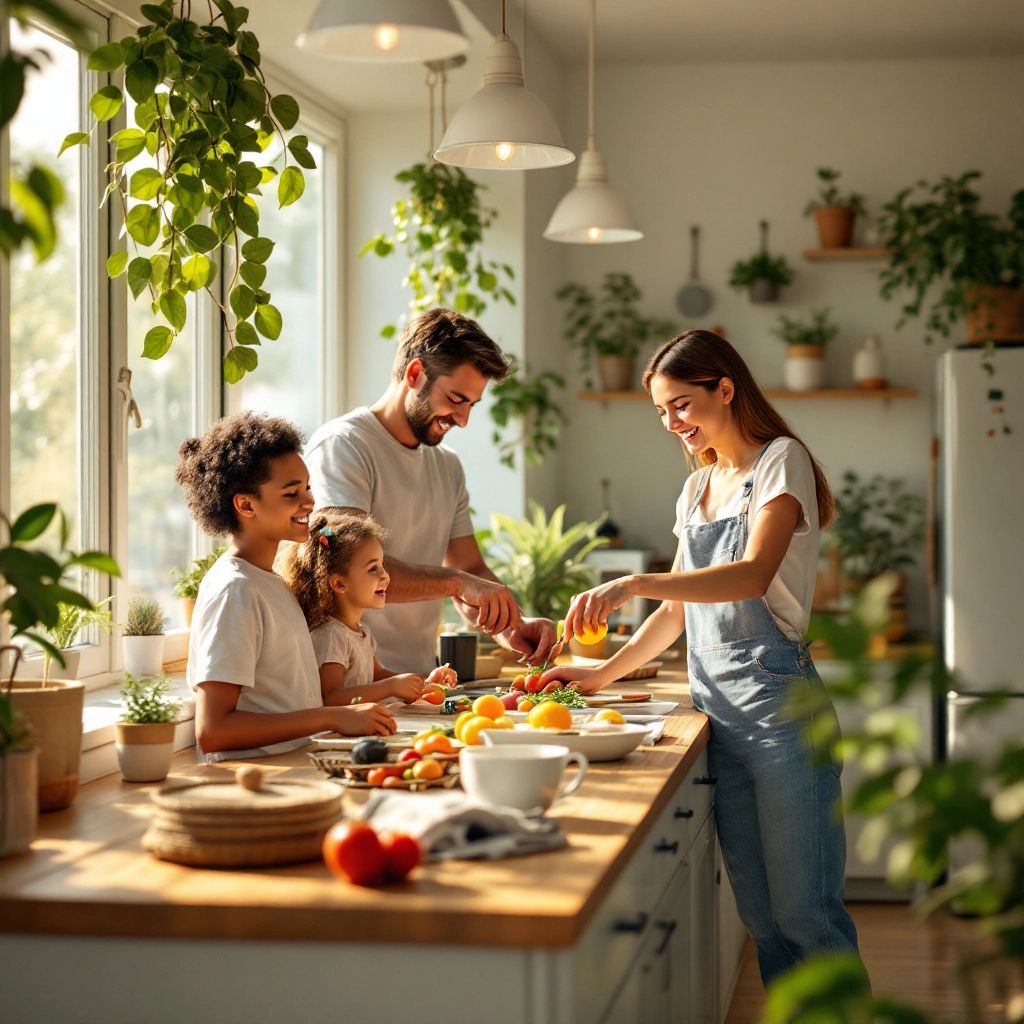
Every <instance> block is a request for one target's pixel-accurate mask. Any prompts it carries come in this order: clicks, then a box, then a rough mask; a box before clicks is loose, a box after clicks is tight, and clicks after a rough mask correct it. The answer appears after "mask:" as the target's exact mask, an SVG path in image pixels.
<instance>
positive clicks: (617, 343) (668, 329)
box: [555, 273, 675, 391]
mask: <svg viewBox="0 0 1024 1024" xmlns="http://www.w3.org/2000/svg"><path fill="white" fill-rule="evenodd" d="M555 298H557V299H559V300H560V301H562V302H564V303H566V310H565V319H564V321H563V323H564V327H563V333H564V336H565V338H566V340H567V341H568V342H569V345H570V346H571V347H573V348H576V349H579V352H580V369H581V370H582V372H583V375H584V380H585V383H586V386H587V387H588V388H593V386H594V382H593V378H592V376H591V374H592V371H593V367H594V365H595V363H596V365H597V372H598V375H599V377H600V380H601V390H603V391H628V390H630V389H631V388H632V387H633V370H634V366H635V363H636V357H637V355H638V354H639V353H640V349H641V348H642V346H643V345H645V344H646V343H647V342H648V341H650V340H651V339H652V338H665V337H667V336H669V335H671V334H673V333H674V332H675V325H674V324H673V323H672V322H671V321H669V320H662V319H659V318H657V317H648V316H643V315H642V314H641V313H640V311H639V309H638V308H637V306H638V304H639V302H640V300H641V299H642V298H643V293H642V292H641V291H640V289H639V288H638V287H637V286H636V284H635V282H634V281H633V278H632V276H631V275H630V274H623V273H609V274H606V275H605V278H604V281H603V282H602V283H601V287H600V289H599V291H598V292H597V294H596V295H595V294H594V293H593V292H592V291H591V290H590V289H589V288H587V287H586V286H585V285H581V284H573V283H570V284H566V285H563V286H562V287H561V288H559V289H558V291H557V292H555Z"/></svg>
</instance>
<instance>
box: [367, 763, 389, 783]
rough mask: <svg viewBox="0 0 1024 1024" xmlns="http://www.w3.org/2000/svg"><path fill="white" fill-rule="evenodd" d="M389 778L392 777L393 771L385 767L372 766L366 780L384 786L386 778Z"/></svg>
mask: <svg viewBox="0 0 1024 1024" xmlns="http://www.w3.org/2000/svg"><path fill="white" fill-rule="evenodd" d="M389 778H391V772H390V771H389V770H388V769H387V768H385V767H380V768H371V769H370V770H369V771H368V772H367V773H366V781H367V782H368V783H369V784H370V785H371V786H383V785H384V780H385V779H389Z"/></svg>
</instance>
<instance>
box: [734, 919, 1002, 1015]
mask: <svg viewBox="0 0 1024 1024" xmlns="http://www.w3.org/2000/svg"><path fill="white" fill-rule="evenodd" d="M849 909H850V913H851V914H852V915H853V918H854V920H855V921H856V922H857V932H858V936H859V941H860V950H861V955H862V956H863V957H864V963H865V965H866V966H867V969H868V974H869V975H870V977H871V985H872V988H873V990H874V991H875V993H876V994H877V995H882V994H885V995H891V996H894V997H897V998H899V999H901V1000H903V1001H905V1002H908V1003H911V1004H913V1005H915V1006H917V1007H919V1008H920V1009H923V1010H927V1011H930V1015H931V1017H932V1018H933V1019H934V1020H935V1021H936V1022H937V1024H940V1022H941V1024H967V1022H968V1021H969V1020H970V1017H969V1015H968V1013H967V1010H966V1008H965V1006H964V1003H963V998H962V995H961V992H960V988H959V987H958V985H957V976H956V966H957V964H958V963H959V962H960V960H961V957H960V951H961V950H963V949H964V948H965V947H966V946H967V944H968V943H969V942H970V940H971V938H972V936H973V929H974V926H975V925H974V923H973V922H971V921H966V920H962V919H960V918H956V917H952V916H950V915H945V914H938V915H935V916H933V917H932V918H929V919H928V920H927V921H924V922H918V921H916V920H915V919H914V918H913V916H912V912H911V910H910V908H909V907H908V906H907V905H906V904H903V903H851V904H849ZM763 1004H764V989H763V987H762V986H761V978H760V976H759V974H758V971H757V959H756V957H755V955H754V948H753V945H752V943H750V941H749V940H748V942H747V948H746V950H745V951H744V955H743V965H742V968H741V972H740V977H739V981H738V982H737V984H736V992H735V994H734V995H733V1000H732V1004H731V1006H730V1008H729V1016H728V1018H727V1019H726V1024H757V1022H758V1020H759V1019H760V1014H761V1008H762V1006H763ZM1002 1005H1003V1003H1002V1002H1001V1001H997V1000H992V1001H990V1002H989V1004H988V1008H987V1012H986V1013H985V1015H984V1017H983V1018H982V1019H983V1020H985V1021H997V1020H1004V1019H1005V1017H1004V1016H1003V1014H1002V1013H1000V1012H999V1009H1000V1007H1001V1006H1002Z"/></svg>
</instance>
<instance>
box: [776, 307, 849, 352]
mask: <svg viewBox="0 0 1024 1024" xmlns="http://www.w3.org/2000/svg"><path fill="white" fill-rule="evenodd" d="M830 312H831V311H830V310H829V309H812V310H811V311H810V314H809V316H808V318H807V320H806V321H803V320H800V319H798V318H797V317H789V316H786V314H785V313H780V314H779V318H778V322H777V323H776V325H775V326H774V327H771V328H769V333H770V334H774V335H775V337H776V338H779V339H780V340H782V341H784V342H785V343H786V344H787V345H820V346H824V345H827V344H828V343H829V342H830V341H831V340H832V339H833V338H834V337H835V336H836V334H837V333H838V332H839V328H838V326H837V325H836V324H834V323H832V322H831V320H830V319H829V315H830Z"/></svg>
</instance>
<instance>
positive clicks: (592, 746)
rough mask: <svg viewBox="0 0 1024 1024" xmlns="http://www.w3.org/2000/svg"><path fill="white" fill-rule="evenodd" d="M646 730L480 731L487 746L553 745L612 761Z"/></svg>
mask: <svg viewBox="0 0 1024 1024" xmlns="http://www.w3.org/2000/svg"><path fill="white" fill-rule="evenodd" d="M647 732H648V729H647V727H646V726H643V725H629V724H627V725H609V726H607V727H604V728H601V729H593V730H587V729H586V727H585V726H584V728H583V729H582V730H579V731H577V730H571V731H568V732H546V731H542V730H538V729H530V728H529V727H523V726H520V725H517V726H516V727H515V728H514V729H482V730H481V731H480V736H481V737H482V738H483V741H484V743H485V744H487V746H490V747H496V746H501V745H502V744H503V743H557V744H558V745H559V746H560V747H568V748H569V749H570V750H573V751H576V752H577V753H579V754H583V755H584V756H585V757H586V759H587V760H588V761H616V760H618V759H619V758H620V757H625V756H626V755H627V754H629V753H631V752H632V751H634V750H636V748H637V747H639V746H640V744H641V743H643V741H644V737H645V736H646V735H647Z"/></svg>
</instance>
